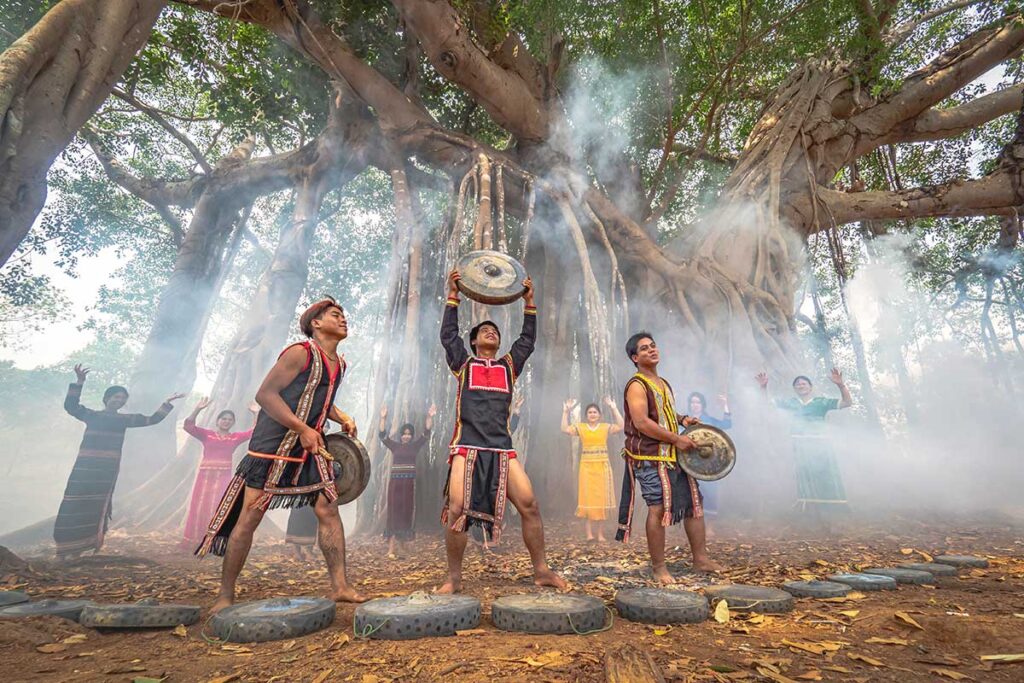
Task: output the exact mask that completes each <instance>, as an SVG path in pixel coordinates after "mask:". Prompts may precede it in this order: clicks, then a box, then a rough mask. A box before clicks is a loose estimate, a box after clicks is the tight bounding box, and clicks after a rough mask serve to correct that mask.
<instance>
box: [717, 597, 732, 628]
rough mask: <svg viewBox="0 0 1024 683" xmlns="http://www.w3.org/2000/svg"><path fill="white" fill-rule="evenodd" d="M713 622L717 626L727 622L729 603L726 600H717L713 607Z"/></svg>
mask: <svg viewBox="0 0 1024 683" xmlns="http://www.w3.org/2000/svg"><path fill="white" fill-rule="evenodd" d="M715 621H717V622H718V623H719V624H724V623H726V622H728V621H729V602H728V601H727V600H719V601H718V604H717V605H715Z"/></svg>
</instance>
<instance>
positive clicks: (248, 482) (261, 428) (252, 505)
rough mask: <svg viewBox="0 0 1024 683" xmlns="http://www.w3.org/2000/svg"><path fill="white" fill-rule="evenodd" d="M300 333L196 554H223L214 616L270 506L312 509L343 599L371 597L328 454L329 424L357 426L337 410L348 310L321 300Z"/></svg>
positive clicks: (268, 390)
mask: <svg viewBox="0 0 1024 683" xmlns="http://www.w3.org/2000/svg"><path fill="white" fill-rule="evenodd" d="M299 329H300V330H301V331H302V333H303V334H305V335H306V336H307V337H309V340H308V341H305V342H301V343H298V344H292V345H291V346H289V347H288V348H286V349H285V350H284V352H283V353H282V354H281V356H280V357H279V358H278V359H277V363H275V364H274V367H273V368H271V369H270V372H269V373H267V376H266V378H265V379H264V380H263V384H262V385H261V386H260V388H259V391H258V392H256V402H257V403H258V404H259V405H260V408H261V410H260V413H259V415H257V416H256V427H255V428H254V430H253V435H252V439H251V440H250V441H249V452H248V454H247V455H246V456H245V457H244V458H242V461H241V462H240V463H239V464H238V469H237V470H236V472H235V476H234V478H233V479H232V480H231V483H230V484H229V485H228V489H227V491H225V493H224V497H223V499H222V500H221V503H220V506H219V507H218V509H217V512H216V513H215V514H214V517H213V519H212V520H211V521H210V527H209V530H208V531H207V535H206V538H205V539H204V540H203V543H202V544H201V545H200V546H199V548H197V549H196V554H197V555H200V556H202V555H203V554H205V553H206V552H212V553H214V554H215V555H223V556H224V567H223V573H222V575H221V585H220V594H219V595H218V596H217V601H216V602H215V603H214V605H213V607H212V609H211V612H217V611H219V610H221V609H223V608H224V607H227V606H228V605H231V604H232V603H233V602H234V599H235V581H236V580H237V579H238V574H239V573H240V572H241V571H242V567H243V566H244V564H245V559H246V557H247V556H248V555H249V549H250V547H252V537H253V533H254V532H255V531H256V527H257V526H259V523H260V521H262V519H263V515H264V513H265V512H266V511H267V510H268V509H270V508H277V507H286V508H294V507H302V506H306V505H311V506H313V510H314V512H315V513H316V517H317V521H318V522H319V529H318V531H317V536H318V540H319V544H320V550H321V551H322V552H323V554H324V559H325V560H326V562H327V571H328V574H329V575H330V579H331V589H332V590H331V597H332V598H333V599H334V600H337V601H344V602H363V601H365V600H366V598H365V597H363V596H362V595H361V594H360V593H359V592H358V591H356V590H355V589H354V588H353V587H352V586H351V585H349V583H348V579H347V577H346V575H345V529H344V527H343V526H342V524H341V515H340V514H339V513H338V506H337V503H336V501H337V499H338V491H337V488H336V487H335V484H334V479H335V476H334V470H333V463H331V462H330V461H329V460H328V459H327V458H326V457H325V456H324V453H325V452H326V451H325V450H324V439H323V429H324V424H325V423H326V422H327V420H328V419H330V420H332V421H334V422H337V423H338V424H340V425H341V426H342V429H344V430H345V431H347V432H348V433H349V434H352V435H353V436H354V435H355V433H356V425H355V421H353V420H352V418H351V417H349V416H348V415H345V414H344V413H342V412H341V411H340V410H338V409H337V408H336V407H335V405H334V397H335V395H336V394H337V392H338V387H339V385H340V384H341V380H342V379H343V378H344V375H345V361H344V360H343V359H342V358H341V357H339V355H338V344H339V343H340V342H341V341H342V340H343V339H345V338H346V337H347V336H348V323H347V321H346V320H345V313H344V312H343V311H342V309H341V307H340V306H339V305H338V304H337V303H335V302H334V300H333V299H324V300H323V301H319V302H317V303H315V304H313V305H312V306H310V307H309V308H308V309H306V311H305V313H303V314H302V317H301V318H300V319H299Z"/></svg>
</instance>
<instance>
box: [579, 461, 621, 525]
mask: <svg viewBox="0 0 1024 683" xmlns="http://www.w3.org/2000/svg"><path fill="white" fill-rule="evenodd" d="M613 509H615V488H614V484H613V482H612V467H611V465H610V464H609V463H608V456H607V455H605V456H603V457H600V456H599V457H587V456H584V457H583V459H582V460H580V475H579V487H578V490H577V504H576V516H577V517H582V518H584V519H591V520H594V521H602V520H606V519H608V515H609V513H610V511H611V510H613Z"/></svg>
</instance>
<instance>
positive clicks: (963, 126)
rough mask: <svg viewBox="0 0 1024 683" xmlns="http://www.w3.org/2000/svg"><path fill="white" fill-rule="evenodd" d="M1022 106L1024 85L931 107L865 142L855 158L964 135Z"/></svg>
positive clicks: (1023, 105) (1023, 103)
mask: <svg viewBox="0 0 1024 683" xmlns="http://www.w3.org/2000/svg"><path fill="white" fill-rule="evenodd" d="M1022 107H1024V84H1020V83H1019V84H1017V85H1014V86H1010V87H1009V88H1003V89H1002V90H998V91H996V92H993V93H989V94H987V95H982V96H981V97H978V98H975V99H973V100H971V101H970V102H965V103H964V104H961V105H958V106H955V107H949V108H948V109H938V108H934V107H933V108H931V109H928V110H926V111H924V112H922V113H921V114H920V115H919V116H917V117H915V118H913V119H910V120H909V121H905V122H903V123H901V124H899V125H898V126H896V127H895V128H893V129H892V131H891V132H890V133H889V135H888V136H886V137H885V138H883V139H882V140H874V139H873V140H870V141H868V140H864V141H863V145H862V147H858V149H857V151H856V156H861V155H862V154H866V153H867V152H869V151H871V149H873V148H875V147H878V146H880V145H885V144H892V143H897V142H928V141H930V140H943V139H945V138H951V137H953V136H955V135H959V134H961V133H965V132H967V131H969V130H971V129H973V128H977V127H978V126H980V125H982V124H985V123H988V122H989V121H991V120H993V119H996V118H999V117H1000V116H1004V115H1006V114H1010V113H1012V112H1015V111H1018V110H1020V109H1021V108H1022Z"/></svg>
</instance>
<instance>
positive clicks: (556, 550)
mask: <svg viewBox="0 0 1024 683" xmlns="http://www.w3.org/2000/svg"><path fill="white" fill-rule="evenodd" d="M579 531H580V530H579V527H577V526H576V525H574V524H573V525H569V524H556V525H550V526H549V529H548V547H549V558H550V561H551V564H552V566H553V567H554V568H556V569H557V570H559V571H562V572H563V573H564V574H565V575H566V576H567V577H568V578H569V579H570V580H571V581H572V582H573V586H574V589H575V590H578V591H581V592H585V593H588V594H590V595H594V596H598V597H600V598H602V599H604V600H606V601H607V602H608V604H609V605H611V604H612V600H613V597H614V594H615V591H616V589H617V588H619V587H630V586H638V585H646V584H648V582H649V578H650V573H649V570H647V568H646V563H645V556H646V548H645V544H644V539H643V536H642V529H641V530H640V536H639V537H635V538H634V539H633V540H632V541H631V542H630V543H629V544H628V545H626V546H622V545H621V544H615V543H607V544H597V543H586V542H585V541H583V540H582V539H581V538H580V533H579ZM715 532H716V533H715V537H714V540H713V541H712V543H711V550H712V552H713V554H714V555H715V557H717V558H718V559H719V560H720V561H722V562H724V563H726V564H728V566H729V568H730V569H729V570H728V571H727V572H725V573H724V574H723V575H722V576H719V577H710V576H707V575H700V574H694V573H692V572H690V571H689V569H688V557H689V555H688V552H687V551H686V549H685V548H686V546H685V541H684V539H683V536H682V533H681V528H679V527H676V528H673V529H672V531H671V532H670V545H671V544H681V546H682V547H677V548H676V549H675V550H672V551H671V552H670V559H671V560H672V562H671V564H670V568H671V569H672V570H673V571H674V572H675V573H676V575H677V577H678V578H679V580H680V582H681V583H682V584H683V585H684V586H685V587H687V588H691V589H695V590H700V589H701V588H702V587H703V586H706V585H708V584H711V583H719V582H733V583H750V584H759V585H766V586H777V585H780V584H781V583H782V582H783V581H786V580H793V579H799V578H812V577H817V578H824V576H825V575H827V574H829V573H833V572H836V571H846V570H856V569H857V568H858V567H861V568H863V567H867V566H871V565H880V564H881V565H892V564H896V563H899V562H907V561H922V559H921V558H923V557H925V555H926V554H930V553H938V552H942V551H948V552H953V553H959V554H977V555H982V556H985V557H987V558H988V559H989V561H990V563H991V565H990V567H989V568H988V569H983V570H982V569H974V570H965V571H962V572H961V574H960V576H959V577H957V578H950V579H940V580H939V583H938V585H937V586H934V587H918V586H901V587H900V588H899V590H897V591H892V592H883V593H866V594H851V596H849V597H847V598H845V599H843V600H835V601H821V600H809V599H803V600H799V601H798V602H797V606H796V609H794V610H793V611H792V612H790V613H788V614H785V615H779V616H755V615H744V614H738V613H736V612H733V613H732V615H731V617H730V618H729V620H728V621H727V622H725V623H718V622H716V621H714V620H709V621H707V622H705V623H701V624H693V625H686V626H672V627H667V626H650V625H645V624H638V623H632V622H629V621H626V620H624V619H618V618H616V619H615V621H614V623H613V625H612V627H611V628H610V629H609V630H606V631H604V632H601V633H597V634H593V635H588V636H576V635H572V636H536V635H515V634H509V633H506V632H503V631H499V630H497V629H496V628H494V626H493V625H492V624H491V623H490V619H489V606H490V603H491V601H492V600H493V599H494V598H495V597H498V596H501V595H508V594H512V593H520V592H531V591H538V590H541V589H538V588H535V587H534V586H533V585H532V583H531V581H530V573H529V563H528V561H527V556H526V553H525V549H524V548H523V546H522V541H521V539H520V538H519V537H518V534H517V533H516V532H515V530H513V529H509V531H508V533H507V534H506V536H505V537H504V538H503V541H502V546H501V547H499V548H498V549H497V551H496V552H491V553H488V554H486V555H485V554H484V553H483V552H482V551H481V550H480V549H478V548H476V547H474V546H471V547H470V549H469V551H468V553H467V563H466V565H467V566H466V572H465V591H466V593H468V594H470V595H473V596H476V597H478V598H480V599H481V601H482V602H483V607H484V609H483V612H484V616H483V619H482V622H481V624H480V628H479V629H474V630H472V631H470V632H468V633H466V634H462V635H458V636H455V637H451V638H431V639H423V640H413V641H401V642H396V641H379V640H361V639H358V638H356V637H355V634H354V633H353V631H352V618H353V609H354V608H353V606H351V605H339V606H338V613H337V617H336V619H335V621H334V624H333V625H332V626H331V627H329V628H328V629H326V630H324V631H320V632H318V633H315V634H313V635H310V636H307V637H305V638H300V639H296V640H289V641H282V642H269V643H261V644H253V645H233V644H221V643H218V642H216V641H214V640H211V639H209V638H207V637H205V635H204V633H203V621H205V618H204V620H203V621H201V622H200V623H199V624H196V625H195V626H191V627H189V628H188V629H187V630H185V631H184V632H182V631H181V630H180V629H179V630H178V632H177V633H175V631H173V630H158V631H148V632H134V633H131V632H112V633H110V632H108V633H101V632H98V631H95V630H91V629H87V628H84V627H82V626H79V625H78V624H75V623H72V622H70V621H65V620H62V619H57V618H50V617H37V618H32V619H24V620H17V621H14V620H8V621H5V622H4V623H3V625H2V626H0V680H3V681H93V680H96V681H142V682H143V683H148V682H149V681H152V680H154V679H158V680H167V681H208V682H214V681H216V682H218V683H226V682H227V681H264V682H267V681H274V680H277V681H313V682H315V683H324V682H327V681H356V682H357V683H382V682H385V681H399V680H409V681H412V680H417V681H419V680H438V679H442V678H444V679H446V680H465V681H505V680H515V681H603V680H605V679H606V670H605V667H606V661H605V660H606V656H608V655H609V654H610V655H611V656H613V657H614V656H616V654H617V653H621V652H622V651H623V648H626V649H627V650H628V649H629V647H630V646H633V647H636V648H639V649H641V650H643V651H646V652H647V653H649V654H650V657H651V659H652V660H653V662H654V664H655V666H656V668H657V669H660V674H661V675H662V676H663V677H664V679H665V680H667V681H737V680H742V681H759V680H760V681H763V680H773V681H789V680H795V681H808V680H811V681H820V680H824V681H832V680H835V681H925V680H927V681H936V680H940V681H941V680H965V681H1021V680H1024V663H992V662H988V661H983V660H981V656H983V655H999V654H1020V653H1024V533H1022V532H1024V523H1022V522H1019V521H1017V522H1015V521H1006V520H1001V521H992V520H986V521H979V520H965V519H959V520H949V521H938V520H936V519H935V518H934V517H925V516H922V518H920V519H908V518H906V517H896V516H889V517H888V518H886V519H884V520H875V521H871V522H866V521H862V522H858V523H856V524H855V523H854V522H853V520H847V521H846V522H845V523H844V525H843V526H842V528H841V529H834V530H833V531H832V533H828V534H826V533H822V532H815V533H810V532H807V531H805V530H803V529H798V528H796V527H792V526H790V527H782V528H780V527H778V526H776V527H767V525H765V526H764V528H760V527H759V526H758V525H755V524H753V523H751V522H749V521H744V522H739V521H737V522H728V521H726V520H722V521H721V522H716V524H715ZM440 541H441V539H440V535H439V534H438V535H433V534H432V535H429V536H428V535H421V536H420V538H419V539H418V540H417V541H416V542H415V543H414V544H412V545H411V546H410V547H409V548H407V551H406V553H405V555H404V559H403V558H400V559H397V560H388V559H387V558H386V557H385V546H384V543H383V541H382V540H380V539H378V538H373V539H355V540H353V541H351V542H350V544H349V563H350V575H351V576H352V577H353V578H354V579H355V581H356V582H357V583H358V585H359V587H360V588H361V589H362V590H363V591H365V592H367V593H369V594H372V595H373V596H374V597H384V596H391V595H401V594H406V593H409V592H411V591H415V590H430V589H431V588H432V587H434V586H436V585H438V584H440V583H441V581H442V579H443V571H442V569H443V566H444V565H443V548H442V545H441V542H440ZM25 559H27V560H28V565H27V566H26V567H18V566H17V565H12V564H10V563H7V564H5V565H4V566H3V567H2V568H0V584H3V585H0V588H6V589H14V588H17V589H19V590H23V591H27V592H28V593H30V594H31V595H32V596H33V597H36V598H39V597H44V596H45V597H61V598H88V599H92V600H95V601H99V602H132V601H135V600H138V599H141V598H144V597H156V598H158V599H160V600H162V601H167V602H181V603H193V604H200V605H203V606H204V608H205V607H208V606H209V605H210V603H211V602H212V599H213V595H214V592H215V589H216V586H217V580H218V575H219V568H220V567H219V560H218V559H216V558H208V559H206V560H204V561H201V562H200V561H196V560H194V559H192V558H190V557H189V556H188V555H187V554H186V553H185V552H183V551H182V550H180V549H179V548H178V547H177V543H176V539H174V538H170V537H167V536H141V537H134V538H129V537H127V536H126V535H125V534H124V533H119V532H115V533H114V534H112V535H111V536H110V537H109V543H108V545H107V546H106V547H105V548H104V550H103V554H102V555H100V556H96V557H88V556H87V557H85V558H83V559H82V560H80V561H78V562H77V563H74V564H71V565H64V566H60V565H56V564H54V563H53V562H51V561H49V560H46V559H44V558H41V557H40V558H32V557H27V558H25ZM325 590H326V578H325V572H324V569H323V564H322V561H321V559H320V558H319V555H317V556H316V559H315V560H313V561H309V562H299V561H297V560H295V559H292V558H291V557H290V556H289V555H288V554H286V553H285V547H284V546H283V545H281V544H267V543H264V544H262V545H261V546H257V547H256V548H255V549H254V552H253V556H252V557H251V559H250V562H249V565H248V567H247V569H246V571H245V572H244V574H243V576H242V579H241V580H240V595H239V600H251V599H258V598H264V597H271V596H281V595H284V596H295V595H321V594H323V593H324V592H325ZM898 612H899V613H902V615H901V616H898V615H897V613H898ZM204 617H205V614H204ZM904 617H906V618H904Z"/></svg>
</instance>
